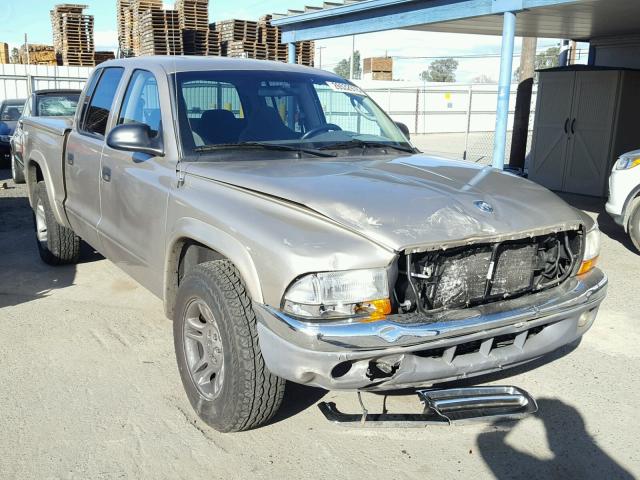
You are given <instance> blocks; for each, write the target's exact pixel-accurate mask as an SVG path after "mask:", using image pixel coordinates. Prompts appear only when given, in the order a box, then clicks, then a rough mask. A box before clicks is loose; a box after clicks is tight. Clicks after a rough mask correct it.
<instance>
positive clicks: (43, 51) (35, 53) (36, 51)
mask: <svg viewBox="0 0 640 480" xmlns="http://www.w3.org/2000/svg"><path fill="white" fill-rule="evenodd" d="M28 50H29V52H28V54H27V47H26V46H25V45H22V46H21V47H20V48H19V49H18V62H19V63H22V64H31V65H57V64H58V61H57V58H56V52H55V50H54V49H53V46H51V45H42V44H37V43H30V44H29V46H28Z"/></svg>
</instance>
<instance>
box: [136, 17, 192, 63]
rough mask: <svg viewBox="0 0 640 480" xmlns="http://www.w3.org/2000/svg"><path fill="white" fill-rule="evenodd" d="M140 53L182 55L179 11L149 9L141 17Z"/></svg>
mask: <svg viewBox="0 0 640 480" xmlns="http://www.w3.org/2000/svg"><path fill="white" fill-rule="evenodd" d="M138 30H139V46H138V49H139V53H138V54H139V55H182V54H183V44H182V35H181V33H180V29H179V22H178V12H177V11H175V10H156V9H149V10H147V11H146V12H144V13H143V14H142V15H141V16H140V18H139V28H138Z"/></svg>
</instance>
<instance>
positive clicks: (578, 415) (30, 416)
mask: <svg viewBox="0 0 640 480" xmlns="http://www.w3.org/2000/svg"><path fill="white" fill-rule="evenodd" d="M9 176H10V175H9V172H8V171H7V170H2V171H0V187H1V184H2V183H4V182H6V183H7V188H6V189H2V188H0V251H1V252H2V257H1V259H0V341H1V342H2V346H1V347H0V478H2V479H54V478H55V479H58V478H61V479H67V478H68V479H116V478H141V479H164V478H167V479H179V478H185V479H186V478H189V479H193V478H208V479H210V478H220V479H236V478H238V479H244V478H268V479H272V478H296V479H299V478H313V479H332V480H335V479H336V478H358V479H362V478H371V479H373V478H393V479H414V478H415V479H425V478H470V477H473V478H474V479H480V478H501V479H502V478H510V479H511V478H523V479H525V478H526V479H537V478H558V479H559V478H563V479H564V478H580V479H584V478H597V479H604V478H607V479H617V478H632V477H634V476H637V475H640V448H638V437H639V436H640V422H639V421H638V418H637V414H636V405H635V402H637V401H638V390H639V388H640V368H639V367H640V349H639V348H638V345H640V324H639V321H638V312H639V311H640V296H639V295H638V293H637V290H636V289H637V284H636V283H635V280H636V278H637V275H638V271H639V268H638V267H639V266H640V256H638V255H637V254H636V253H634V252H633V251H632V250H631V246H630V243H629V242H628V241H627V240H625V238H624V235H623V234H622V232H621V231H620V230H619V229H618V228H617V227H616V226H615V225H613V224H612V222H611V221H610V220H609V219H608V217H607V216H606V215H605V214H602V213H601V208H600V206H599V205H597V204H593V202H585V201H584V200H583V199H580V198H571V199H570V201H572V202H573V203H574V204H576V205H579V206H582V207H584V208H586V209H587V210H589V211H590V212H591V213H592V214H593V215H594V216H597V217H598V219H599V221H600V223H601V228H602V230H603V232H604V238H603V247H602V256H601V263H600V265H601V267H602V268H603V269H604V270H605V271H606V272H607V274H608V275H609V277H610V282H611V283H610V289H609V296H608V298H607V300H606V301H605V303H604V305H603V307H602V309H601V310H600V314H599V317H598V319H597V320H596V323H595V325H594V327H593V328H592V330H591V331H590V332H589V333H588V334H587V335H586V336H585V337H584V340H583V341H582V343H581V345H580V346H579V347H578V348H577V349H575V350H572V351H571V349H566V350H564V351H561V352H559V353H558V354H557V355H555V360H554V361H553V362H552V363H548V364H546V365H540V366H539V368H537V369H533V370H519V371H518V372H516V373H517V375H516V376H514V377H512V378H509V379H508V380H507V379H499V378H495V377H494V378H490V379H483V380H484V381H493V382H494V383H500V384H504V383H510V384H514V385H518V386H520V387H522V388H525V389H526V390H528V391H529V392H530V393H531V394H532V395H533V396H534V397H535V398H536V399H537V400H538V403H539V407H540V410H539V412H538V414H536V415H535V416H531V417H528V418H526V419H524V420H521V421H519V422H517V423H513V424H511V425H509V426H508V427H507V428H505V427H497V426H491V425H482V426H481V425H474V426H458V427H430V428H427V429H349V428H343V427H339V426H335V425H333V424H330V423H328V422H327V421H326V420H325V419H324V417H323V416H322V415H321V413H320V411H319V410H318V408H317V406H316V404H317V403H318V402H319V401H320V400H331V401H335V402H337V404H338V406H339V407H340V408H341V409H343V410H347V411H351V412H356V411H358V410H357V400H356V396H355V394H344V393H340V394H337V393H331V392H325V391H322V390H318V389H313V388H306V387H300V386H295V385H288V389H287V393H286V396H285V404H284V406H283V408H282V410H281V412H280V413H279V415H278V416H277V418H276V419H275V420H274V421H273V422H272V423H271V424H270V425H268V426H266V427H263V428H260V429H257V430H254V431H250V432H244V433H239V434H219V433H217V432H215V431H213V430H211V429H210V428H208V427H207V426H206V425H204V424H202V423H201V422H200V421H199V420H198V419H197V417H196V416H195V414H194V413H193V412H192V410H191V408H190V405H189V403H188V401H187V399H186V396H185V395H184V393H183V390H182V385H181V383H180V379H179V376H178V372H177V368H176V365H175V359H174V353H173V340H172V333H171V324H170V322H169V320H167V319H166V318H165V317H164V315H163V311H162V305H161V302H160V301H159V300H158V299H156V298H155V297H153V296H152V295H151V294H149V293H148V292H146V291H145V290H144V289H143V288H142V287H140V286H138V285H137V284H136V283H135V282H134V281H133V280H131V279H130V278H129V277H127V275H125V274H124V273H122V272H121V271H120V270H118V269H117V268H116V267H115V266H114V265H113V264H111V263H110V262H108V261H107V260H104V259H102V258H101V257H100V256H99V255H96V254H94V253H93V252H91V251H90V250H89V249H86V251H85V252H84V253H83V256H82V262H81V263H80V264H79V265H77V266H70V267H62V268H51V267H47V266H45V265H44V264H43V263H41V262H40V260H39V258H38V255H37V252H36V246H35V238H34V234H33V232H32V220H31V213H30V211H29V207H28V202H27V199H26V197H25V195H26V192H25V188H24V187H23V186H18V187H16V186H15V185H13V183H12V182H11V181H10V180H8V178H9ZM364 401H365V404H366V405H367V407H368V408H369V410H370V411H377V410H378V409H379V408H380V406H381V404H382V401H383V397H382V396H380V395H373V394H366V395H364ZM388 404H389V406H390V407H391V408H392V409H394V411H399V410H413V409H415V405H416V399H415V397H414V396H412V395H398V396H393V397H391V398H390V399H389V402H388Z"/></svg>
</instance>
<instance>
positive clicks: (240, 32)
mask: <svg viewBox="0 0 640 480" xmlns="http://www.w3.org/2000/svg"><path fill="white" fill-rule="evenodd" d="M213 25H214V28H215V30H216V31H218V32H220V41H221V42H233V41H246V42H257V41H258V22H252V21H249V20H237V19H231V20H223V21H221V22H216V23H215V24H213Z"/></svg>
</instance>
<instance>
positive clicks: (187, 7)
mask: <svg viewBox="0 0 640 480" xmlns="http://www.w3.org/2000/svg"><path fill="white" fill-rule="evenodd" d="M175 9H176V10H177V11H178V16H179V18H180V29H181V30H201V31H207V30H208V29H209V0H176V4H175Z"/></svg>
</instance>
